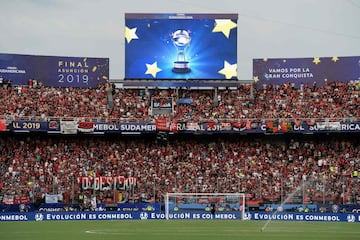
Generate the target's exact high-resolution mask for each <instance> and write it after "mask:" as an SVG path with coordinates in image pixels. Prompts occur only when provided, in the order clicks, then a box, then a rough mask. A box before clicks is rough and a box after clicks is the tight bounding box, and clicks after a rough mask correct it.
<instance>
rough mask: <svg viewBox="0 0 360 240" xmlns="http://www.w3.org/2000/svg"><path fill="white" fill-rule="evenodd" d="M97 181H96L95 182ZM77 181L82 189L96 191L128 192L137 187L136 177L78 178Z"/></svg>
mask: <svg viewBox="0 0 360 240" xmlns="http://www.w3.org/2000/svg"><path fill="white" fill-rule="evenodd" d="M94 180H95V181H94ZM77 181H78V183H79V184H81V187H82V189H84V190H86V189H94V188H95V190H100V191H105V190H111V189H117V190H128V189H131V188H133V187H135V186H136V184H137V178H136V177H128V178H127V177H124V176H117V177H95V178H94V177H78V178H77Z"/></svg>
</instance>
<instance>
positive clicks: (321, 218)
mask: <svg viewBox="0 0 360 240" xmlns="http://www.w3.org/2000/svg"><path fill="white" fill-rule="evenodd" d="M164 219H166V215H165V213H164V212H152V211H138V212H123V211H117V212H108V211H99V212H29V213H0V222H2V221H63V220H73V221H74V220H143V221H146V220H164ZM169 219H171V220H212V219H213V217H212V214H211V213H209V212H205V211H179V212H176V213H171V214H169ZM215 219H216V220H239V219H241V212H217V213H215ZM245 219H246V220H265V221H267V220H280V221H308V222H348V223H354V222H356V223H358V222H360V214H357V213H349V214H346V213H293V212H279V213H267V212H247V213H245Z"/></svg>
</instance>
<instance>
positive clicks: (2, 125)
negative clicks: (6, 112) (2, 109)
mask: <svg viewBox="0 0 360 240" xmlns="http://www.w3.org/2000/svg"><path fill="white" fill-rule="evenodd" d="M0 131H6V120H5V119H0Z"/></svg>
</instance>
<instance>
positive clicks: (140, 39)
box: [125, 13, 238, 80]
mask: <svg viewBox="0 0 360 240" xmlns="http://www.w3.org/2000/svg"><path fill="white" fill-rule="evenodd" d="M237 19H238V15H237V14H136V13H127V14H125V79H166V80H172V79H174V80H176V79H186V80H204V79H206V80H223V79H237Z"/></svg>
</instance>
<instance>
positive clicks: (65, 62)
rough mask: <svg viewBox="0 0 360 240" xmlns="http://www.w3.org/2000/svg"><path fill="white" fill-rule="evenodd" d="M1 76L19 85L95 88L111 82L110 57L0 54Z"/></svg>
mask: <svg viewBox="0 0 360 240" xmlns="http://www.w3.org/2000/svg"><path fill="white" fill-rule="evenodd" d="M0 76H1V77H3V78H4V79H6V80H10V81H11V82H12V84H15V85H27V84H28V81H29V80H30V79H35V80H36V81H37V82H42V83H43V84H44V85H45V86H53V87H81V88H88V87H90V88H94V87H96V86H97V84H98V83H102V82H104V81H107V80H108V79H109V58H88V57H60V56H37V55H21V54H0Z"/></svg>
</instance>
